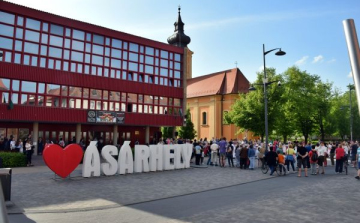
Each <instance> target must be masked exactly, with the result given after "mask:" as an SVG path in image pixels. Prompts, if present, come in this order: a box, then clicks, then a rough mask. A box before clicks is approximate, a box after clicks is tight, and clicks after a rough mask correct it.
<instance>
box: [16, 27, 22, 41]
mask: <svg viewBox="0 0 360 223" xmlns="http://www.w3.org/2000/svg"><path fill="white" fill-rule="evenodd" d="M16 38H18V39H22V38H23V29H20V28H16Z"/></svg>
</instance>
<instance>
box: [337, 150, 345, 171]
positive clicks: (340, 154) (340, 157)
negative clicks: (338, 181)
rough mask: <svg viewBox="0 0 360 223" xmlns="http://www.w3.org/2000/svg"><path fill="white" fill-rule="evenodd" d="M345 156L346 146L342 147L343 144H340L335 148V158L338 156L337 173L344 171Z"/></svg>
mask: <svg viewBox="0 0 360 223" xmlns="http://www.w3.org/2000/svg"><path fill="white" fill-rule="evenodd" d="M344 156H345V150H344V148H342V145H341V144H339V146H338V148H337V149H336V150H335V158H336V165H335V172H336V173H342V169H343V162H344Z"/></svg>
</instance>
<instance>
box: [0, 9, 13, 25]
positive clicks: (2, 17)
mask: <svg viewBox="0 0 360 223" xmlns="http://www.w3.org/2000/svg"><path fill="white" fill-rule="evenodd" d="M14 21H15V15H13V14H10V13H6V12H1V11H0V22H3V23H7V24H12V25H14Z"/></svg>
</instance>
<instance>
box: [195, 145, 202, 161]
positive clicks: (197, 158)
mask: <svg viewBox="0 0 360 223" xmlns="http://www.w3.org/2000/svg"><path fill="white" fill-rule="evenodd" d="M201 149H202V148H201V146H200V145H199V144H197V145H196V146H195V165H200V159H201Z"/></svg>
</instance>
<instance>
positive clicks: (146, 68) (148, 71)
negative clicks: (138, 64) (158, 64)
mask: <svg viewBox="0 0 360 223" xmlns="http://www.w3.org/2000/svg"><path fill="white" fill-rule="evenodd" d="M145 72H146V73H148V74H154V67H153V66H147V65H146V66H145Z"/></svg>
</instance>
